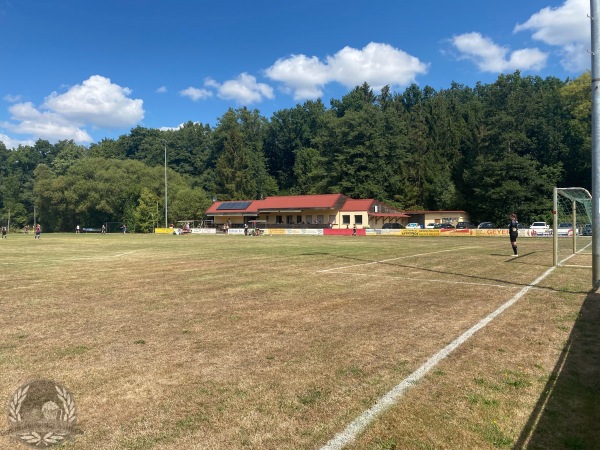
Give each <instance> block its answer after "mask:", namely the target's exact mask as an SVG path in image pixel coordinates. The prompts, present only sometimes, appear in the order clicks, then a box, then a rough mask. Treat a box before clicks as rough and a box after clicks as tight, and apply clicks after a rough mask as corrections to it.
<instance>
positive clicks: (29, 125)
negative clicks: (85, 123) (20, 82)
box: [1, 102, 92, 143]
mask: <svg viewBox="0 0 600 450" xmlns="http://www.w3.org/2000/svg"><path fill="white" fill-rule="evenodd" d="M9 111H10V113H11V114H12V119H13V120H15V121H17V122H18V123H12V122H3V123H2V124H1V126H2V127H3V128H5V129H7V130H9V131H11V132H13V133H16V134H24V135H32V136H34V137H35V138H36V139H38V138H39V139H48V140H50V141H60V140H64V139H67V140H68V139H73V140H74V141H76V142H83V143H88V142H91V141H92V138H91V137H90V135H89V134H88V133H87V132H86V131H85V130H82V129H80V128H79V127H78V126H77V125H74V124H73V123H72V122H71V121H70V120H68V119H66V118H65V117H63V116H61V115H60V114H56V113H53V112H47V111H45V112H42V111H39V110H38V109H36V108H35V106H34V105H33V104H32V103H31V102H27V103H18V104H15V105H13V106H11V107H10V108H9Z"/></svg>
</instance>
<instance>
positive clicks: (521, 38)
mask: <svg viewBox="0 0 600 450" xmlns="http://www.w3.org/2000/svg"><path fill="white" fill-rule="evenodd" d="M589 12H590V1H589V0H502V1H493V0H454V1H449V0H419V1H414V0H382V1H377V0H370V1H363V0H295V1H291V0H253V1H249V0H229V1H227V2H222V1H202V0H176V1H173V2H167V1H164V0H163V1H158V0H60V1H48V0H0V61H1V62H2V64H1V65H0V67H1V69H0V141H2V142H4V144H5V145H6V147H7V148H14V147H16V146H18V145H19V144H23V145H27V144H33V143H34V142H35V141H36V140H37V139H47V140H49V141H50V142H53V143H55V142H57V141H59V140H64V139H73V140H74V141H76V142H77V143H80V144H84V145H89V144H90V143H93V142H99V141H101V140H102V139H104V138H117V137H118V136H120V135H122V134H127V133H129V131H130V130H131V128H134V127H136V126H138V125H139V126H143V127H147V128H160V129H168V128H176V127H178V126H180V125H181V124H182V123H185V122H187V121H193V122H199V123H203V124H209V125H212V126H214V125H216V124H217V122H218V119H219V117H221V116H222V115H223V114H224V113H225V112H226V111H227V109H228V108H230V107H232V108H240V107H242V106H246V107H248V108H250V109H257V110H259V111H260V113H261V114H262V115H263V116H265V117H267V118H270V117H271V114H272V113H273V112H275V111H278V110H281V109H285V108H293V107H294V106H295V105H296V104H301V103H303V102H304V101H306V100H309V99H317V98H321V99H322V100H323V102H324V103H325V104H326V105H327V106H329V101H330V100H331V99H332V98H336V99H341V98H342V96H343V95H345V94H346V93H347V92H348V91H350V90H351V89H352V88H353V87H355V86H356V85H360V84H362V83H363V82H365V81H366V82H367V83H369V85H371V86H372V87H373V88H374V90H376V91H377V89H378V88H381V87H382V86H385V85H390V86H391V87H392V90H393V91H394V92H398V93H401V92H403V91H404V89H406V87H407V86H409V85H410V84H411V83H416V84H417V85H419V86H421V87H424V86H427V85H429V86H431V87H433V88H434V89H436V90H439V89H443V88H448V87H450V84H451V83H452V82H453V81H454V82H457V83H460V84H463V85H467V86H474V85H475V83H477V82H478V81H481V82H482V83H491V82H493V81H495V80H496V79H497V77H498V75H499V74H501V73H513V72H514V71H515V70H520V71H521V72H522V74H523V75H539V76H541V77H547V76H555V77H558V78H560V79H563V80H564V79H567V78H576V77H577V76H579V75H580V74H581V73H582V72H583V71H585V70H587V69H589V68H590V65H591V56H590V54H589V53H588V51H589V50H590V26H591V25H590V20H589V18H588V17H587V15H588V14H589Z"/></svg>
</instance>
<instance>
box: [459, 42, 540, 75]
mask: <svg viewBox="0 0 600 450" xmlns="http://www.w3.org/2000/svg"><path fill="white" fill-rule="evenodd" d="M451 42H452V44H453V45H454V47H455V48H456V49H457V50H458V51H459V52H460V54H459V56H458V58H459V59H465V60H469V61H472V62H473V63H475V65H476V66H477V67H478V68H479V70H481V71H482V72H492V73H501V72H505V71H514V70H540V69H542V68H544V67H545V66H546V61H547V60H548V54H547V53H544V52H542V51H541V50H539V49H537V48H525V49H521V50H515V51H513V52H512V53H510V52H509V50H508V48H506V47H501V46H499V45H497V44H495V43H494V42H493V41H492V40H491V39H489V38H487V37H483V36H482V35H481V34H480V33H464V34H461V35H458V36H454V37H453V38H452V40H451Z"/></svg>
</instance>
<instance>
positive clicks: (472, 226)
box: [456, 222, 475, 230]
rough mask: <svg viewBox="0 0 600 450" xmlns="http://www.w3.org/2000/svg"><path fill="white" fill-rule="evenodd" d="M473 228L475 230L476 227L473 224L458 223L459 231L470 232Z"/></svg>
mask: <svg viewBox="0 0 600 450" xmlns="http://www.w3.org/2000/svg"><path fill="white" fill-rule="evenodd" d="M471 228H475V225H473V224H472V223H471V222H458V223H457V224H456V229H457V230H468V229H471Z"/></svg>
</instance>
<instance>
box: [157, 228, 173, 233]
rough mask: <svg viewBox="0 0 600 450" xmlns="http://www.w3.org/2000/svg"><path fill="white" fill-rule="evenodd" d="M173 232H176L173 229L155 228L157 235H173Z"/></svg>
mask: <svg viewBox="0 0 600 450" xmlns="http://www.w3.org/2000/svg"><path fill="white" fill-rule="evenodd" d="M173 232H174V230H173V228H155V229H154V233H155V234H173Z"/></svg>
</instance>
